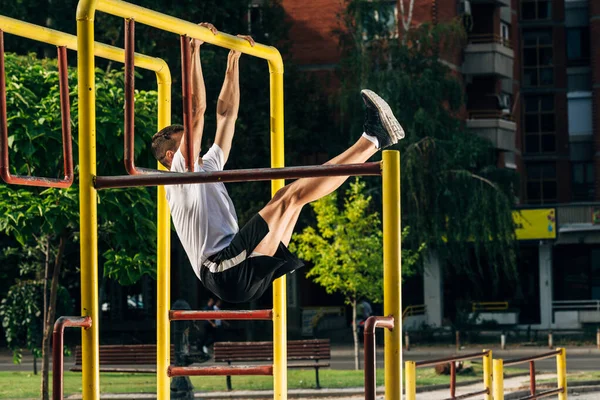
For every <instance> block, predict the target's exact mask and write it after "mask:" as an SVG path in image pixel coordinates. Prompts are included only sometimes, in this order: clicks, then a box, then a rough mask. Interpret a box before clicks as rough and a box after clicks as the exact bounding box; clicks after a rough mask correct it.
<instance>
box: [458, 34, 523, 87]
mask: <svg viewBox="0 0 600 400" xmlns="http://www.w3.org/2000/svg"><path fill="white" fill-rule="evenodd" d="M514 58H515V54H514V51H513V49H512V48H511V44H510V41H509V40H507V39H504V38H502V37H501V36H499V35H494V34H483V35H470V36H469V43H468V44H467V47H466V48H465V51H464V62H463V65H462V72H463V74H465V75H472V76H481V75H495V76H498V77H501V78H506V79H512V77H513V62H514Z"/></svg>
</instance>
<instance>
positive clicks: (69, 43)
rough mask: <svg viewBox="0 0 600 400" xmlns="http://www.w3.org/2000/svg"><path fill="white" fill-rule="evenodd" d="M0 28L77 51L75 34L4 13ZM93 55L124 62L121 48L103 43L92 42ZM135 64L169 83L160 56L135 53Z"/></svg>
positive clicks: (164, 64) (159, 80) (166, 70)
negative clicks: (31, 22)
mask: <svg viewBox="0 0 600 400" xmlns="http://www.w3.org/2000/svg"><path fill="white" fill-rule="evenodd" d="M0 29H1V30H2V31H4V32H6V33H10V34H13V35H15V36H21V37H24V38H27V39H32V40H37V41H39V42H44V43H48V44H52V45H55V46H65V47H66V48H67V49H70V50H75V51H77V36H75V35H70V34H68V33H64V32H60V31H56V30H54V29H49V28H44V27H42V26H39V25H34V24H30V23H28V22H24V21H19V20H18V19H14V18H10V17H5V16H4V15H0ZM94 55H96V56H97V57H101V58H106V59H107V60H112V61H116V62H120V63H124V62H125V51H124V50H123V49H120V48H118V47H114V46H109V45H107V44H103V43H98V42H95V43H94ZM135 66H136V67H139V68H143V69H147V70H150V71H154V72H156V75H157V79H158V83H159V84H161V83H171V73H170V71H169V66H168V65H167V63H166V62H165V61H164V60H162V59H160V58H157V57H150V56H146V55H143V54H139V53H135Z"/></svg>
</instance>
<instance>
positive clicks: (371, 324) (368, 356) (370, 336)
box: [365, 317, 394, 400]
mask: <svg viewBox="0 0 600 400" xmlns="http://www.w3.org/2000/svg"><path fill="white" fill-rule="evenodd" d="M376 328H386V329H389V330H390V331H391V330H392V329H394V317H369V318H367V321H366V322H365V400H375V398H376V397H377V393H376V391H377V379H376V374H375V371H376V370H377V369H376V360H375V351H376V349H375V329H376Z"/></svg>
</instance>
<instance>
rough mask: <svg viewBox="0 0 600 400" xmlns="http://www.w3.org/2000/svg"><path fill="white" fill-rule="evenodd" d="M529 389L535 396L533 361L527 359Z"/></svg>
mask: <svg viewBox="0 0 600 400" xmlns="http://www.w3.org/2000/svg"><path fill="white" fill-rule="evenodd" d="M529 391H530V392H531V395H532V396H535V361H529Z"/></svg>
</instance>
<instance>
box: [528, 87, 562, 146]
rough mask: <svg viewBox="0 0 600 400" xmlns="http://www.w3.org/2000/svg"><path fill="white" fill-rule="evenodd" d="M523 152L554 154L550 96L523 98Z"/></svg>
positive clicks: (552, 109)
mask: <svg viewBox="0 0 600 400" xmlns="http://www.w3.org/2000/svg"><path fill="white" fill-rule="evenodd" d="M524 132H525V152H526V153H530V154H536V153H554V152H555V151H556V123H555V116H554V97H553V96H552V95H543V96H526V97H525V125H524Z"/></svg>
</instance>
